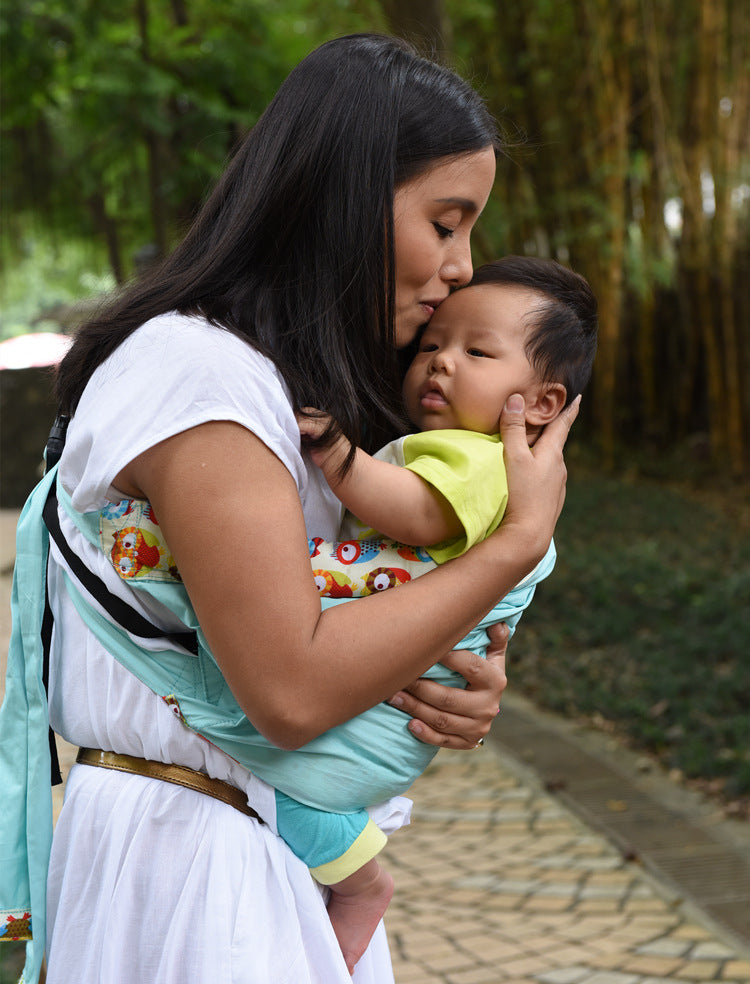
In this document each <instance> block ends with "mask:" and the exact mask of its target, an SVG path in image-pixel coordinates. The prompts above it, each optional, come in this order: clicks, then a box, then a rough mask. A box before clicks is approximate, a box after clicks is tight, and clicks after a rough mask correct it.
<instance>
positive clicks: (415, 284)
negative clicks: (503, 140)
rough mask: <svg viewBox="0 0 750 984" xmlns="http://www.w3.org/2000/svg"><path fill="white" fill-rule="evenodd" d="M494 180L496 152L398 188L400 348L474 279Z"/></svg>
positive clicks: (436, 169) (450, 161) (438, 168)
mask: <svg viewBox="0 0 750 984" xmlns="http://www.w3.org/2000/svg"><path fill="white" fill-rule="evenodd" d="M494 180H495V153H494V151H493V149H492V148H491V147H485V149H484V150H478V151H476V152H475V153H473V154H460V155H457V156H455V157H447V158H445V159H444V160H443V161H441V162H440V163H438V164H435V165H434V166H433V167H431V168H430V169H429V170H427V171H425V172H424V173H423V174H420V175H419V176H418V177H416V178H413V179H412V180H411V181H407V182H406V183H405V184H402V185H400V187H398V188H397V189H396V194H395V196H394V199H393V219H394V226H393V234H394V241H395V255H396V317H395V329H396V345H397V346H398V347H399V348H402V347H403V346H404V345H408V344H409V342H410V341H411V340H412V339H413V338H414V336H415V335H416V334H417V331H418V330H419V328H420V327H421V326H422V325H423V324H425V323H426V322H427V321H429V320H430V318H431V317H432V315H433V313H434V311H435V308H436V307H437V306H438V305H439V304H440V303H441V302H442V301H444V300H445V298H446V297H447V296H448V294H449V293H450V292H451V290H454V289H455V288H456V287H460V286H461V285H462V284H466V283H468V282H469V280H471V275H472V266H471V244H470V237H471V230H472V228H473V227H474V223H475V222H476V220H477V218H478V216H479V213H480V212H481V211H482V209H483V208H484V206H485V204H486V203H487V199H488V197H489V194H490V189H491V188H492V183H493V181H494Z"/></svg>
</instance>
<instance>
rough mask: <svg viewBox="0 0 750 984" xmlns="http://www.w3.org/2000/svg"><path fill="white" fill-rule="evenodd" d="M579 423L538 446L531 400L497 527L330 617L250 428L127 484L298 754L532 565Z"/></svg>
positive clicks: (222, 659) (188, 434)
mask: <svg viewBox="0 0 750 984" xmlns="http://www.w3.org/2000/svg"><path fill="white" fill-rule="evenodd" d="M509 402H510V401H509ZM574 416H575V412H574V411H571V412H569V413H567V414H566V415H565V416H563V417H561V418H558V420H559V423H558V421H555V422H554V423H555V424H557V426H554V425H551V426H550V428H549V429H548V431H547V433H546V434H544V435H543V436H542V438H541V439H540V441H539V442H538V443H537V445H536V446H535V447H534V449H533V451H532V450H530V449H529V448H528V445H527V444H526V439H525V428H524V424H523V402H522V401H521V409H520V412H519V411H517V410H514V411H512V412H511V413H507V414H505V415H504V420H503V428H502V430H503V438H504V441H505V445H506V446H505V453H506V458H507V462H508V468H509V476H510V501H509V506H508V510H507V512H506V520H505V521H504V522H503V524H502V525H501V527H500V528H499V529H498V530H497V531H496V532H495V533H493V534H492V536H491V537H489V538H488V539H487V540H485V541H484V542H483V543H481V544H477V546H475V547H473V548H472V549H471V550H470V551H469V552H468V553H467V554H465V555H464V556H463V557H459V558H457V559H456V560H453V561H450V562H449V563H447V564H444V565H443V566H442V567H440V568H438V569H437V570H435V571H432V572H430V573H429V574H426V575H425V576H424V577H421V578H417V579H415V580H414V581H412V582H410V583H408V584H405V585H403V586H401V587H400V588H399V589H398V591H387V592H383V593H380V594H378V595H374V596H370V597H368V598H363V599H361V600H360V601H359V602H358V603H357V604H356V605H339V606H336V607H335V608H333V609H329V610H328V611H326V612H325V613H321V610H320V600H319V596H318V592H317V589H316V587H315V585H314V582H313V579H312V578H311V577H310V562H309V553H308V549H307V534H306V531H305V525H304V519H303V515H302V509H301V506H300V501H299V496H298V493H297V488H296V486H295V484H294V481H293V480H292V478H291V475H290V474H289V472H288V471H287V469H286V468H285V467H284V465H283V464H282V463H281V462H280V461H279V459H278V458H276V457H275V456H274V455H273V453H272V452H271V451H270V450H269V449H268V448H267V447H266V446H265V445H264V444H263V443H262V442H261V441H260V440H259V439H258V438H257V437H255V435H253V434H252V433H251V432H249V431H247V430H246V429H245V428H243V427H241V426H239V425H238V424H234V423H229V422H218V421H217V422H213V423H207V424H202V425H201V426H199V427H195V428H193V429H191V430H188V431H184V432H182V433H181V434H178V435H175V436H174V437H171V438H169V439H168V440H166V441H163V442H162V443H161V444H158V445H156V446H155V447H153V448H150V449H149V450H148V451H146V452H144V453H143V454H142V455H140V456H139V457H138V458H136V459H135V460H134V461H133V462H131V463H130V465H129V466H128V467H127V468H125V469H123V472H122V473H121V474H120V475H119V476H118V478H117V480H116V484H117V486H118V487H119V488H121V489H123V491H125V492H127V493H128V494H131V495H137V496H139V497H145V498H147V499H149V500H150V502H151V503H152V504H153V506H154V509H155V511H156V514H157V515H158V516H159V522H160V524H161V526H162V528H163V530H164V535H165V539H166V541H167V542H168V543H169V545H170V548H171V550H172V553H173V554H174V557H175V560H176V562H177V566H178V567H179V569H180V573H181V575H182V578H183V581H184V583H185V586H186V588H187V591H188V593H189V595H190V598H191V600H192V602H193V605H194V607H195V610H196V614H197V616H198V619H199V620H200V623H201V626H202V627H203V630H204V632H205V634H206V637H207V639H208V642H209V645H210V646H211V649H212V651H213V653H214V656H215V658H216V660H217V662H218V664H219V666H220V667H221V669H222V672H223V673H224V676H225V678H226V680H227V683H228V684H229V686H230V687H231V689H232V691H233V693H234V695H235V697H236V699H237V701H238V703H239V704H240V706H241V707H242V709H243V710H244V711H245V713H246V714H247V716H248V717H249V718H250V720H251V721H252V722H253V724H254V725H255V726H256V727H257V728H258V729H259V730H260V731H261V732H262V733H263V734H264V735H265V736H266V737H267V738H268V739H269V740H270V741H272V742H273V743H274V744H277V745H279V746H280V747H284V748H294V747H298V746H299V745H301V744H304V743H305V742H307V741H309V740H311V739H312V738H313V737H315V736H317V735H318V734H320V733H322V732H323V731H326V730H328V729H329V728H331V727H333V726H334V725H336V724H339V723H340V722H342V721H345V720H348V719H350V718H351V717H354V716H355V715H356V714H358V713H360V712H361V711H363V710H365V709H366V708H368V707H371V706H373V705H374V704H376V703H377V702H379V701H381V700H384V699H386V698H388V697H389V696H391V695H392V694H394V693H396V692H397V691H399V690H400V689H401V688H402V687H405V686H407V685H408V684H409V683H410V682H411V681H414V680H415V679H416V678H417V677H419V676H420V675H421V674H422V673H423V672H424V671H425V670H426V669H427V667H429V666H431V665H432V663H434V662H435V659H436V654H440V653H445V652H447V651H448V650H449V649H451V648H452V647H453V646H454V645H455V643H456V642H458V641H459V639H461V638H462V637H463V636H464V635H465V634H466V632H467V631H468V630H469V629H470V628H471V627H472V626H473V625H474V624H475V623H476V622H477V621H479V619H480V618H481V617H482V616H483V615H484V614H485V613H486V612H487V611H488V610H489V609H490V608H491V607H492V606H493V604H494V603H495V602H496V600H497V598H498V597H501V596H502V595H504V594H506V593H507V592H508V591H509V590H510V589H511V588H512V587H513V586H514V585H515V584H517V583H518V581H520V580H521V578H522V577H524V576H525V575H526V574H527V573H528V572H529V571H530V570H531V569H532V568H533V567H534V565H535V564H536V563H537V562H538V560H539V559H540V558H541V556H542V555H543V553H544V551H545V550H546V549H547V546H548V544H549V541H550V538H551V536H552V532H553V529H554V525H555V522H556V520H557V516H558V514H559V511H560V508H561V505H562V499H563V497H564V484H565V467H564V464H563V461H562V448H563V445H564V443H565V438H566V436H567V432H568V429H569V427H570V424H571V423H572V420H573V418H574ZM519 418H520V419H519ZM207 517H209V520H210V521H209V522H207ZM280 587H281V588H283V590H279V589H280Z"/></svg>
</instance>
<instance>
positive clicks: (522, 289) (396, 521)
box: [278, 257, 597, 970]
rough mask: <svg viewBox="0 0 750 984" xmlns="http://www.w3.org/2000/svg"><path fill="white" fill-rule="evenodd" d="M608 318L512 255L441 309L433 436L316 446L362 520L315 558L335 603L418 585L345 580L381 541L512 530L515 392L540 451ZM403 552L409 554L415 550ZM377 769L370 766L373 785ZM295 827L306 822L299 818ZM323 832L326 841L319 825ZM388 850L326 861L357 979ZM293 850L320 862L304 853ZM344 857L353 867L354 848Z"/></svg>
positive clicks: (446, 555) (410, 408)
mask: <svg viewBox="0 0 750 984" xmlns="http://www.w3.org/2000/svg"><path fill="white" fill-rule="evenodd" d="M596 310H597V305H596V299H595V297H594V295H593V293H592V291H591V288H590V287H589V285H588V283H587V282H586V281H585V280H584V279H583V277H581V276H579V275H578V274H575V273H573V272H572V271H570V270H568V269H567V268H565V267H563V266H561V265H560V264H558V263H555V262H554V261H551V260H540V259H535V258H527V257H506V258H504V259H502V260H499V261H497V262H494V263H489V264H487V265H485V266H483V267H481V268H480V269H479V270H477V271H476V273H475V275H474V278H473V280H472V281H471V283H470V284H469V285H468V287H466V288H464V289H462V290H458V291H456V292H455V293H453V294H452V295H451V296H450V297H449V298H448V299H447V300H446V301H444V302H443V303H442V304H441V305H440V307H439V308H438V310H437V311H436V312H435V314H434V315H433V317H432V320H431V321H430V323H429V324H428V325H427V326H426V328H425V329H424V332H423V334H422V336H421V339H420V341H419V347H418V351H417V354H416V356H415V357H414V360H413V362H412V363H411V366H410V367H409V369H408V371H407V373H406V377H405V380H404V388H403V395H404V401H405V406H406V410H407V413H408V416H409V419H410V421H411V422H412V424H413V425H414V426H415V427H416V428H417V429H418V431H419V433H415V434H410V435H408V436H406V437H404V438H400V439H399V440H397V441H395V442H393V443H392V444H390V445H388V446H387V447H386V448H385V449H383V450H381V451H380V452H378V454H377V455H375V456H370V455H368V454H366V453H365V452H364V451H362V450H361V449H360V448H357V449H355V451H354V456H353V460H352V462H351V465H350V467H349V468H348V469H344V467H343V466H344V463H345V462H346V461H347V458H348V456H349V455H350V453H351V450H352V448H351V445H350V443H349V442H348V440H347V439H346V438H345V437H344V436H343V435H339V436H338V437H335V438H334V439H333V440H331V441H330V442H329V443H328V444H327V445H325V446H320V444H319V443H318V444H316V443H314V442H313V443H312V445H311V455H312V458H313V461H314V462H315V463H316V464H317V465H318V466H319V467H320V468H321V469H322V470H323V473H324V475H325V477H326V479H327V481H328V483H329V485H330V487H331V489H332V490H333V491H334V492H335V493H336V495H337V496H338V498H339V499H340V500H341V502H342V503H343V504H344V506H346V509H347V511H348V514H349V515H348V516H347V518H346V519H345V523H344V526H343V527H342V533H341V538H342V540H343V541H345V542H344V544H343V545H342V544H339V545H338V549H336V550H335V554H336V556H338V557H339V559H340V560H341V559H342V558H343V561H342V563H343V565H344V568H343V569H342V566H341V563H340V564H339V565H338V570H337V571H336V570H333V571H331V572H329V571H327V570H324V569H323V568H325V567H326V566H327V565H326V564H325V563H323V562H322V561H321V560H319V559H317V557H316V560H314V561H313V566H314V567H317V568H318V569H317V570H315V574H316V577H317V579H318V581H319V585H320V586H321V587H322V588H323V591H322V593H323V594H328V595H330V596H338V597H342V596H355V595H357V594H366V593H369V592H370V591H372V590H377V589H379V588H382V587H389V586H391V585H392V584H393V583H399V582H400V581H402V580H408V579H409V576H410V575H409V574H408V573H407V572H406V571H404V570H400V572H399V573H400V575H403V576H397V577H395V578H394V577H390V578H388V577H386V578H385V581H384V582H381V583H377V579H375V580H373V578H372V575H371V576H370V580H369V582H368V584H369V587H365V588H363V589H362V590H360V591H356V590H354V591H352V590H351V588H350V587H349V584H350V583H351V579H350V578H348V577H347V576H346V575H345V574H344V573H343V570H345V569H347V568H348V565H349V564H351V563H352V557H355V558H356V557H358V556H359V553H360V544H361V546H362V547H363V548H364V547H365V546H367V547H368V548H369V550H370V551H372V549H373V546H372V544H373V541H374V540H377V538H387V540H388V541H395V543H391V546H392V547H393V546H398V545H400V544H411V545H422V546H426V552H427V554H428V555H429V558H431V559H432V561H433V562H434V563H438V564H441V563H444V562H445V561H447V560H450V559H451V558H453V557H457V556H459V555H460V554H462V553H463V552H464V551H465V550H468V549H469V547H471V546H472V545H473V544H475V543H477V542H478V541H480V540H482V539H484V538H485V537H486V536H488V535H489V534H490V533H492V532H493V530H495V529H496V528H497V527H498V526H499V524H500V522H501V521H502V518H503V513H504V511H505V506H506V502H507V495H508V493H507V482H506V478H505V469H504V463H503V446H502V444H501V443H500V437H499V421H500V415H501V413H502V410H503V407H504V405H505V402H506V400H507V399H508V397H509V396H510V395H511V394H514V393H520V394H521V395H522V396H523V398H524V401H525V414H526V426H527V433H528V439H529V444H530V445H531V444H533V443H534V441H535V440H536V438H537V437H538V436H539V434H540V433H541V431H542V429H543V428H544V426H545V425H546V424H548V423H549V422H550V421H551V420H553V419H554V418H555V417H556V416H557V415H558V414H559V413H560V411H561V410H562V409H563V408H564V407H565V406H567V405H568V404H569V403H570V402H571V401H572V400H573V399H574V398H575V396H576V395H577V394H578V393H580V392H581V391H582V389H583V387H584V386H585V385H586V383H587V381H588V379H589V376H590V373H591V367H592V363H593V359H594V354H595V351H596V330H597V321H596ZM329 424H330V418H329V417H327V416H326V415H325V414H321V413H318V412H317V411H314V410H307V411H305V412H304V413H303V414H302V415H300V431H301V433H302V435H303V438H305V437H306V438H308V439H309V438H313V439H314V438H316V437H319V436H320V435H321V434H323V432H324V431H325V430H326V428H327V427H328V426H329ZM375 531H377V532H375ZM363 541H364V542H363ZM311 544H312V553H313V555H316V554H320V553H325V550H322V551H321V550H319V549H318V547H319V546H320V542H319V541H311ZM342 546H343V547H344V548H348V550H349V552H350V555H349V556H348V555H347V549H344V550H343V551H342V549H341V547H342ZM381 548H382V549H385V548H383V547H381ZM375 549H378V548H377V547H376V548H375ZM398 552H399V554H400V556H401V557H404V558H406V557H408V556H409V554H408V551H404V550H399V551H398ZM420 554H421V551H419V552H417V553H416V554H414V556H413V558H412V559H417V558H418V557H419V556H420ZM334 566H335V565H334ZM402 566H408V565H407V564H404V565H402ZM430 566H434V564H431V565H430ZM378 570H379V571H381V572H382V571H384V570H385V571H386V574H392V573H393V572H392V571H389V570H387V569H385V568H378ZM412 572H413V573H419V571H414V569H413V568H412ZM545 573H546V572H545ZM342 584H343V585H344V586H345V590H344V589H342ZM326 585H328V586H332V587H333V589H334V590H326V589H325V586H326ZM337 586H338V590H336V589H337ZM531 594H533V591H532V592H531V593H530V594H529V595H528V596H527V598H526V599H525V601H524V602H523V604H522V605H521V606H520V608H519V614H520V609H522V608H523V607H525V604H528V601H530V599H531ZM357 720H358V719H354V725H355V726H356V721H357ZM380 751H381V752H382V749H380ZM293 754H294V753H293ZM367 767H368V766H367V762H366V761H365V760H364V759H363V762H362V783H363V784H365V785H366V783H367ZM415 778H416V776H415ZM401 788H403V787H401ZM400 791H401V789H394V792H400ZM284 814H285V810H284V807H283V805H280V807H279V812H278V820H279V832H280V833H281V834H282V836H284V837H285V838H286V837H287V832H286V831H285V826H286V824H287V821H286V820H285V817H284ZM322 816H325V814H322ZM318 820H319V818H318ZM288 822H290V823H291V822H294V823H296V822H297V820H295V821H292V818H291V816H290V817H289V821H288ZM317 829H318V834H317V837H318V843H319V824H318V828H317ZM288 839H290V840H293V839H292V838H288ZM383 842H384V838H382V837H381V838H380V839H378V837H377V834H375V835H374V836H371V837H369V839H368V835H367V829H365V830H363V831H362V832H361V834H360V836H358V838H357V840H356V842H355V844H356V846H355V845H352V846H351V847H349V848H348V850H347V851H346V856H347V857H348V858H349V860H350V864H349V868H351V867H352V864H351V858H352V857H353V856H354V857H355V858H356V864H357V867H356V870H353V871H352V872H351V873H349V874H347V875H346V877H342V878H341V879H340V880H337V881H333V880H332V879H331V878H330V877H329V878H326V877H321V876H320V870H321V869H320V868H319V867H318V868H316V866H315V865H314V864H313V865H312V867H313V868H314V874H316V877H318V878H319V880H321V881H325V882H326V883H327V884H329V885H330V888H331V897H330V901H329V904H328V909H329V914H330V918H331V922H332V924H333V927H334V931H335V932H336V935H337V938H338V940H339V943H340V945H341V948H342V951H343V953H344V956H345V958H346V961H347V966H348V967H349V969H350V970H352V969H353V967H354V964H355V963H356V961H357V960H358V959H359V956H360V955H361V954H362V952H364V949H365V948H366V945H367V942H368V941H369V938H370V936H371V934H372V932H374V929H375V927H376V926H377V923H378V922H379V920H380V918H381V917H382V915H383V913H384V912H385V909H386V908H387V905H388V902H389V901H390V898H391V895H392V893H393V883H392V879H391V878H390V876H389V875H388V874H387V873H386V872H385V871H383V869H382V868H380V866H379V864H378V862H377V861H376V860H375V855H376V854H377V853H378V851H379V850H380V848H381V847H382V845H383ZM291 846H292V847H293V849H294V850H296V852H297V853H298V854H299V856H301V857H302V858H303V860H307V858H306V856H305V854H306V851H305V850H304V849H303V848H302V847H300V845H299V843H294V842H292V845H291ZM316 847H317V844H316ZM352 851H354V855H352V854H351V852H352ZM333 853H334V854H337V855H338V856H341V857H343V853H342V852H341V851H334V852H333ZM308 863H310V862H309V861H308ZM322 867H323V868H325V869H327V871H328V873H329V874H331V873H333V872H335V871H336V870H337V869H336V862H332V863H331V865H323V866H322ZM344 870H348V869H346V868H345V869H344Z"/></svg>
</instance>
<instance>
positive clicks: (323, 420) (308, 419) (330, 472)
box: [296, 407, 351, 485]
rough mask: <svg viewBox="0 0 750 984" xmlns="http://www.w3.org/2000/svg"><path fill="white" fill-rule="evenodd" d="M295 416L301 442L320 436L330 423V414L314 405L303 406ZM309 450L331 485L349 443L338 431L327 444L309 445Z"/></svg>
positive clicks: (348, 449)
mask: <svg viewBox="0 0 750 984" xmlns="http://www.w3.org/2000/svg"><path fill="white" fill-rule="evenodd" d="M306 414H310V416H305V415H306ZM296 416H297V426H298V427H299V432H300V436H301V437H302V443H303V444H305V443H306V439H307V440H309V439H312V440H315V439H316V438H318V437H321V436H322V435H323V434H324V433H325V431H326V429H327V428H328V427H329V426H330V425H331V423H332V418H331V415H330V414H328V413H324V412H323V411H322V410H316V409H315V408H314V407H303V409H302V410H301V411H300V413H298V414H297V415H296ZM334 433H335V432H334ZM309 450H310V457H311V458H312V460H313V463H314V464H316V465H317V466H318V468H320V469H322V471H323V474H324V475H325V476H326V478H327V480H328V482H329V484H331V485H332V484H333V483H334V482H335V481H336V476H337V473H338V471H339V469H340V468H341V466H342V464H343V463H344V461H345V460H346V456H347V455H348V454H349V451H350V450H351V444H350V443H349V441H348V440H347V439H346V438H345V437H344V435H343V434H341V433H339V434H338V436H337V437H334V438H333V439H332V440H331V442H330V443H329V444H325V445H320V446H318V447H311V448H310V449H309Z"/></svg>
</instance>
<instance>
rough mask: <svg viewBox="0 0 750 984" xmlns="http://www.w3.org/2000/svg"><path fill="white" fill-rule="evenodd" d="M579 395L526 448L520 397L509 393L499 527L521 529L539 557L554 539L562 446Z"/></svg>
mask: <svg viewBox="0 0 750 984" xmlns="http://www.w3.org/2000/svg"><path fill="white" fill-rule="evenodd" d="M580 402H581V398H580V396H578V397H576V399H575V400H573V402H572V403H571V404H570V406H568V407H566V408H565V409H564V410H563V411H562V412H561V413H560V414H559V415H558V416H557V417H556V418H555V419H554V420H553V421H552V422H551V423H549V424H547V425H546V427H545V428H544V431H543V433H542V434H541V435H540V436H539V438H538V439H537V440H536V441H535V442H534V446H533V448H532V447H529V443H528V437H527V431H526V418H525V414H524V400H523V397H522V396H520V395H519V394H518V393H515V394H513V395H512V396H510V397H508V401H507V403H506V404H505V408H504V410H503V413H502V416H501V418H500V430H501V434H502V439H503V448H504V455H505V464H506V468H507V472H508V507H507V509H506V511H505V516H504V517H503V522H502V524H501V529H502V530H503V531H504V532H506V533H507V532H509V531H510V530H511V529H515V530H516V531H520V532H521V533H522V535H523V540H524V541H527V542H528V544H529V546H530V548H531V549H532V556H533V554H534V552H535V553H536V559H537V560H541V558H542V557H543V556H544V554H545V552H546V551H547V548H548V547H549V544H550V541H551V539H552V534H553V533H554V531H555V524H556V523H557V520H558V517H559V515H560V512H561V511H562V507H563V502H564V501H565V482H566V479H567V471H566V468H565V462H564V460H563V448H564V447H565V441H566V439H567V436H568V432H569V431H570V428H571V425H572V424H573V421H574V420H575V419H576V417H577V416H578V408H579V406H580Z"/></svg>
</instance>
